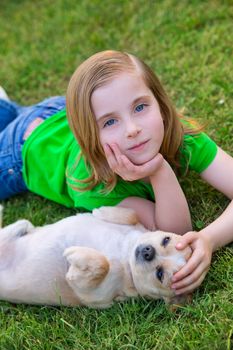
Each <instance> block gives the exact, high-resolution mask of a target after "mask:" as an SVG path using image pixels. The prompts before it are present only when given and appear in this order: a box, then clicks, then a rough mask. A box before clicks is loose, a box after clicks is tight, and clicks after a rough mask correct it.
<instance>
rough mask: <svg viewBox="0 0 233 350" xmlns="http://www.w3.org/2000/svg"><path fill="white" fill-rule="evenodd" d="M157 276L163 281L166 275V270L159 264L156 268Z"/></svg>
mask: <svg viewBox="0 0 233 350" xmlns="http://www.w3.org/2000/svg"><path fill="white" fill-rule="evenodd" d="M156 277H157V278H158V280H159V281H160V282H161V283H162V282H163V277H164V270H163V268H162V266H157V268H156Z"/></svg>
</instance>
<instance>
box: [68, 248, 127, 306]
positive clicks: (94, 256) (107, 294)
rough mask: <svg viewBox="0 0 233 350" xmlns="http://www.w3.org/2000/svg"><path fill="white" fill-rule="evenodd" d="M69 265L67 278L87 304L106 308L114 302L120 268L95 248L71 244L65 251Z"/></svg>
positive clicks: (119, 277) (81, 299) (118, 287)
mask: <svg viewBox="0 0 233 350" xmlns="http://www.w3.org/2000/svg"><path fill="white" fill-rule="evenodd" d="M64 256H65V257H66V259H67V260H68V262H69V264H70V267H69V269H68V272H67V274H66V280H67V282H68V284H69V285H70V287H71V288H72V289H73V291H74V292H75V294H76V295H77V296H78V298H79V299H80V301H81V302H82V303H83V304H84V305H87V306H90V307H97V308H105V307H109V306H111V304H112V301H113V299H114V298H115V297H116V295H115V291H116V289H119V290H120V288H121V286H120V284H121V273H122V271H121V267H120V265H119V263H116V264H114V263H112V262H110V261H108V259H107V258H106V257H105V256H104V255H103V254H101V253H100V252H98V251H97V250H95V249H92V248H86V247H69V248H67V249H66V250H65V251H64Z"/></svg>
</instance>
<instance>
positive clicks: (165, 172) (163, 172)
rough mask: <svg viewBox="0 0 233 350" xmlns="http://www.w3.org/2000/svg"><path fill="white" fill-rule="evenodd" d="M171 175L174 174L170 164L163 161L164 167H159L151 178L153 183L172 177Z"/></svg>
mask: <svg viewBox="0 0 233 350" xmlns="http://www.w3.org/2000/svg"><path fill="white" fill-rule="evenodd" d="M171 173H173V170H172V168H171V167H170V165H169V163H168V162H167V161H166V160H165V159H163V162H162V165H161V166H160V167H159V169H158V170H156V171H155V172H154V173H153V174H151V175H150V176H149V178H150V181H151V182H152V181H155V180H157V181H158V179H159V178H163V179H164V177H166V176H170V174H171ZM173 174H174V173H173Z"/></svg>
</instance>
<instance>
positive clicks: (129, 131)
mask: <svg viewBox="0 0 233 350" xmlns="http://www.w3.org/2000/svg"><path fill="white" fill-rule="evenodd" d="M141 130H142V128H141V126H139V125H137V124H136V123H134V122H132V121H131V122H129V123H128V124H127V126H126V136H127V138H131V137H135V136H137V135H138V134H139V133H140V131H141Z"/></svg>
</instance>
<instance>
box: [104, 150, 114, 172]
mask: <svg viewBox="0 0 233 350" xmlns="http://www.w3.org/2000/svg"><path fill="white" fill-rule="evenodd" d="M104 152H105V155H106V159H107V162H108V165H109V167H110V168H111V169H112V170H114V169H115V168H116V167H117V159H116V157H115V153H114V152H113V150H112V148H111V147H110V146H109V145H108V144H105V145H104Z"/></svg>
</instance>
